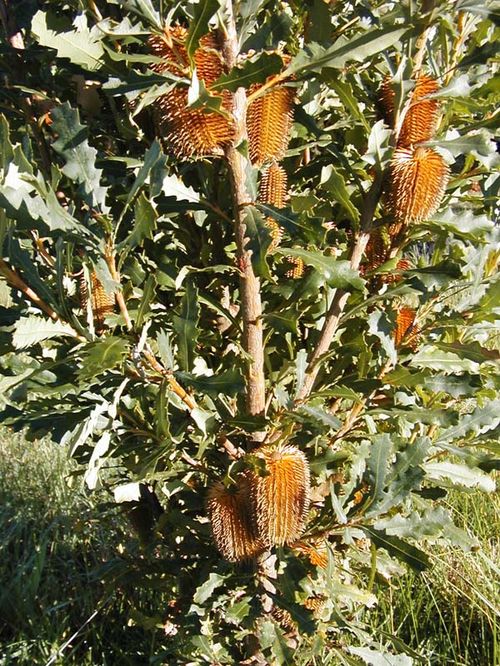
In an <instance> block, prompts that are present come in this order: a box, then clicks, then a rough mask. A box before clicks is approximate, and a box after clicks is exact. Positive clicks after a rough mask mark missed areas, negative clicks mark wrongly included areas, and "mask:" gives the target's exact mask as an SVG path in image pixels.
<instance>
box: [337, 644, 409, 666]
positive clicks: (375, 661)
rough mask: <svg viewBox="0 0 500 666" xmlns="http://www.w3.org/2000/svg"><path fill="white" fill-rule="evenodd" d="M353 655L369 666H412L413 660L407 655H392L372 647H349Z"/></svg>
mask: <svg viewBox="0 0 500 666" xmlns="http://www.w3.org/2000/svg"><path fill="white" fill-rule="evenodd" d="M347 649H348V650H349V652H350V653H351V654H354V655H356V656H357V657H360V658H361V659H362V660H363V662H364V663H365V664H367V665H368V666H412V664H413V659H412V658H411V657H408V655H406V654H390V653H389V652H385V651H384V652H381V651H379V650H375V649H374V648H371V647H348V648H347Z"/></svg>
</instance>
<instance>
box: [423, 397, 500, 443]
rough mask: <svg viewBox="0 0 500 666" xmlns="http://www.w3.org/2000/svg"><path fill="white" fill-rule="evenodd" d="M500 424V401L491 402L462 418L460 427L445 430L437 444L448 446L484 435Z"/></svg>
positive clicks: (436, 441)
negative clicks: (455, 441) (458, 440)
mask: <svg viewBox="0 0 500 666" xmlns="http://www.w3.org/2000/svg"><path fill="white" fill-rule="evenodd" d="M499 424H500V400H491V401H490V402H488V403H487V404H486V405H485V406H484V407H477V408H476V409H475V410H474V411H473V412H472V414H465V416H462V417H461V419H460V421H459V423H458V425H456V426H453V427H451V428H447V429H446V430H443V432H441V434H440V435H439V437H438V438H437V439H436V440H435V444H436V445H439V444H446V443H448V442H452V441H453V440H455V439H464V438H466V437H467V436H468V435H470V434H474V435H482V434H484V433H485V432H488V431H489V430H493V429H494V428H496V427H497V426H498V425H499Z"/></svg>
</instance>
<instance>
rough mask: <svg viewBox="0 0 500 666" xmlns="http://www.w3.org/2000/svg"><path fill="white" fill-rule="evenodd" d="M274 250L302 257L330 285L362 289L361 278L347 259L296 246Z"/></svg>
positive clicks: (286, 254)
mask: <svg viewBox="0 0 500 666" xmlns="http://www.w3.org/2000/svg"><path fill="white" fill-rule="evenodd" d="M275 252H276V253H277V254H283V255H285V256H290V257H298V258H299V259H302V260H303V262H304V263H305V264H306V265H307V266H312V267H313V268H315V269H316V270H317V271H318V272H319V273H320V274H321V275H322V276H323V277H324V278H325V280H326V281H327V282H328V284H329V285H330V287H337V288H339V289H351V288H352V289H360V290H363V289H364V281H363V279H362V278H361V277H360V276H359V274H358V272H357V271H355V270H353V269H352V268H351V264H350V262H349V261H346V260H338V259H335V257H328V256H325V255H324V254H322V253H321V252H312V251H309V250H298V249H297V248H288V247H287V248H283V247H280V248H277V249H276V250H275Z"/></svg>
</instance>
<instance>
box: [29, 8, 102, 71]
mask: <svg viewBox="0 0 500 666" xmlns="http://www.w3.org/2000/svg"><path fill="white" fill-rule="evenodd" d="M65 27H68V26H67V23H66V21H65V20H62V19H60V18H56V17H55V16H53V15H51V14H48V13H46V12H42V11H38V12H37V13H36V14H35V15H34V16H33V19H32V22H31V32H32V33H33V34H34V35H35V36H36V37H37V39H38V43H39V44H41V45H42V46H48V47H50V48H51V49H55V50H56V51H57V55H58V56H59V57H60V58H68V59H69V60H70V61H71V62H72V63H74V64H75V65H80V66H81V67H84V68H85V69H88V70H90V71H93V70H96V69H99V68H100V67H102V65H103V61H102V58H103V55H104V48H103V46H102V43H101V40H102V33H101V32H100V31H99V30H97V29H92V30H89V29H88V28H87V26H86V25H82V24H81V23H80V24H79V26H78V28H77V29H73V30H68V31H65V30H64V28H65Z"/></svg>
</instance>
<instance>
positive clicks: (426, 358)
mask: <svg viewBox="0 0 500 666" xmlns="http://www.w3.org/2000/svg"><path fill="white" fill-rule="evenodd" d="M410 365H412V366H414V367H416V368H431V369H432V370H441V371H443V372H444V373H446V374H448V373H449V374H460V373H463V372H471V373H473V374H474V373H478V372H479V367H480V366H479V364H478V363H476V362H475V361H471V360H469V359H466V358H461V357H460V356H459V355H458V354H454V353H453V352H447V351H443V350H442V349H439V347H435V346H433V345H426V346H425V347H423V348H422V349H420V351H418V352H417V353H416V354H415V355H414V356H413V357H412V359H411V361H410Z"/></svg>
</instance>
